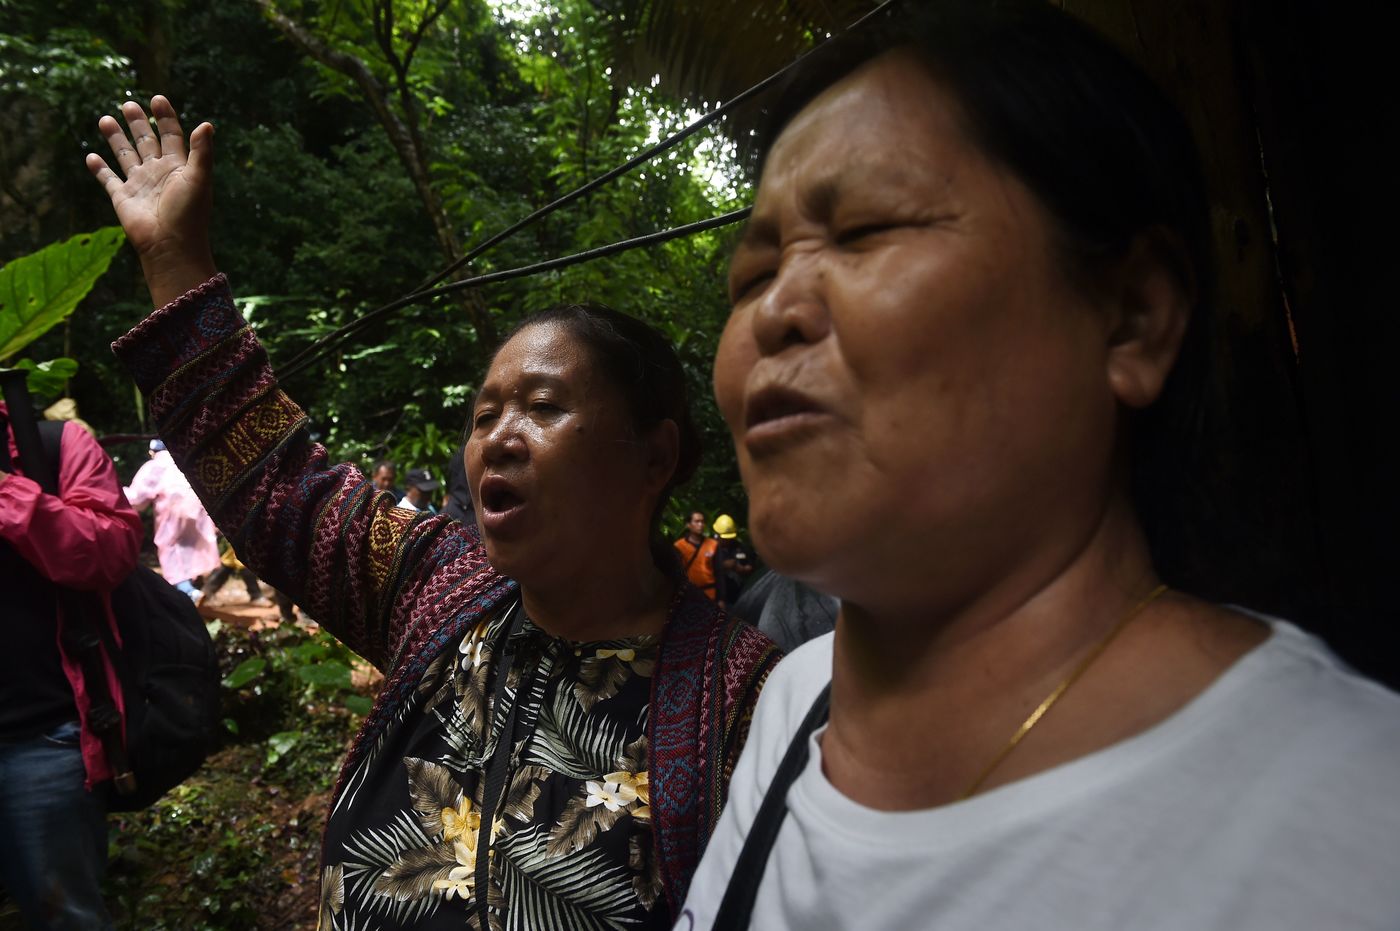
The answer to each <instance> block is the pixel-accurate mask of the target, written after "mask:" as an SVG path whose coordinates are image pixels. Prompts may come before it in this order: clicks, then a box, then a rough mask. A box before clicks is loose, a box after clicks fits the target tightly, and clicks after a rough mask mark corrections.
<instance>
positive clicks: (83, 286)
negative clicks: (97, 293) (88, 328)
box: [0, 226, 126, 362]
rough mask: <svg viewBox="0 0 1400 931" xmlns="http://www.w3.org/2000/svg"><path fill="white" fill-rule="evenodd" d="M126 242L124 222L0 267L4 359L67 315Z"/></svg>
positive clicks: (0, 352) (0, 333)
mask: <svg viewBox="0 0 1400 931" xmlns="http://www.w3.org/2000/svg"><path fill="white" fill-rule="evenodd" d="M124 242H126V234H124V233H123V232H122V229H121V227H120V226H107V227H104V228H102V229H100V230H95V231H93V232H91V233H79V234H78V235H76V236H74V237H72V238H71V239H68V240H67V241H65V242H58V243H54V244H53V245H51V246H47V247H45V248H43V249H40V250H39V251H38V252H36V253H34V254H33V255H26V256H24V257H23V258H18V259H15V260H13V261H11V262H8V263H6V264H5V266H4V267H0V362H3V361H6V360H8V359H9V358H10V357H11V356H13V355H14V354H15V353H17V352H19V351H20V350H21V349H23V348H24V347H26V346H28V345H29V344H30V343H32V342H34V340H36V339H38V338H39V337H40V336H43V335H44V333H45V332H47V331H48V330H49V329H50V328H51V327H54V326H57V325H58V324H60V323H62V322H63V321H64V320H66V319H67V318H68V315H69V314H71V313H72V312H73V311H74V310H76V309H77V307H78V303H79V302H80V301H82V299H83V298H84V297H86V296H87V294H88V292H89V291H91V290H92V286H93V285H94V284H96V283H97V279H98V278H100V277H102V273H103V272H105V271H106V270H107V266H108V265H110V264H112V256H114V255H116V254H117V250H118V249H119V248H121V244H122V243H124Z"/></svg>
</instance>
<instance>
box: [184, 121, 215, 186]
mask: <svg viewBox="0 0 1400 931" xmlns="http://www.w3.org/2000/svg"><path fill="white" fill-rule="evenodd" d="M189 166H190V170H191V171H193V172H194V173H195V174H196V175H198V176H200V177H204V176H205V175H206V173H207V172H209V171H212V170H213V168H214V124H213V123H200V124H199V125H198V126H196V127H195V128H194V132H192V133H190V160H189Z"/></svg>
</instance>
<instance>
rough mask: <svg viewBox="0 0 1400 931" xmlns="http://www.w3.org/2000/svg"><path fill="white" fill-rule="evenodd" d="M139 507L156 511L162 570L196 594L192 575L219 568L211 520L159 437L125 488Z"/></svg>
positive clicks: (167, 577) (180, 586)
mask: <svg viewBox="0 0 1400 931" xmlns="http://www.w3.org/2000/svg"><path fill="white" fill-rule="evenodd" d="M123 491H125V492H126V499H127V500H128V501H130V502H131V506H132V507H134V508H136V509H137V510H138V511H139V510H141V509H142V508H144V507H145V506H146V505H148V504H149V505H151V506H152V508H153V510H154V512H155V517H156V532H155V544H156V555H157V556H158V557H159V558H160V574H161V575H163V576H165V580H166V581H167V582H169V583H170V584H171V585H174V586H175V587H176V588H178V589H179V590H180V591H182V592H184V593H185V594H186V595H189V596H190V597H191V598H195V597H196V596H197V595H198V592H197V591H196V589H195V586H194V581H193V580H194V579H196V578H198V577H199V576H201V575H207V574H208V573H210V572H213V571H214V570H215V569H217V568H219V541H218V538H217V537H216V536H215V530H214V522H213V521H212V520H210V519H209V514H208V513H207V512H206V511H205V510H204V505H202V504H200V503H199V498H198V497H197V496H196V495H195V493H194V489H192V488H190V483H189V482H188V481H187V480H186V479H185V476H184V473H182V472H181V471H180V468H179V466H177V465H175V460H173V459H171V458H170V453H168V452H166V449H165V444H164V443H162V442H161V441H160V440H151V458H150V461H148V462H147V463H146V464H145V465H143V466H141V468H139V469H137V470H136V475H135V476H134V477H133V478H132V479H131V484H130V485H128V486H127V487H126V488H124V489H123Z"/></svg>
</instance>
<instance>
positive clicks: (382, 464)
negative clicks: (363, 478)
mask: <svg viewBox="0 0 1400 931" xmlns="http://www.w3.org/2000/svg"><path fill="white" fill-rule="evenodd" d="M380 469H388V470H389V471H390V472H393V473H394V474H395V475H397V474H398V473H399V469H398V466H396V465H394V464H393V463H392V462H390V461H389V460H388V459H380V460H379V461H378V462H376V463H375V464H374V467H373V468H372V469H370V470H369V474H370V478H373V477H374V476H376V475H378V474H379V470H380Z"/></svg>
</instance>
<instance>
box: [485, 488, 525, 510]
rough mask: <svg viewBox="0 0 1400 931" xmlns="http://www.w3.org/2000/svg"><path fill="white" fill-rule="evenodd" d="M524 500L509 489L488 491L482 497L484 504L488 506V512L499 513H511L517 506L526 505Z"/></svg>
mask: <svg viewBox="0 0 1400 931" xmlns="http://www.w3.org/2000/svg"><path fill="white" fill-rule="evenodd" d="M524 500H525V498H522V497H521V496H518V494H515V493H514V491H511V490H508V489H496V490H493V491H486V493H484V494H483V496H482V504H484V505H486V510H487V511H497V512H500V511H510V510H511V508H512V507H515V505H517V504H522V503H524Z"/></svg>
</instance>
